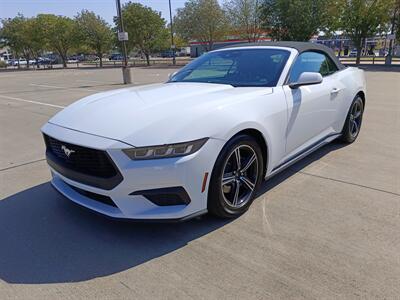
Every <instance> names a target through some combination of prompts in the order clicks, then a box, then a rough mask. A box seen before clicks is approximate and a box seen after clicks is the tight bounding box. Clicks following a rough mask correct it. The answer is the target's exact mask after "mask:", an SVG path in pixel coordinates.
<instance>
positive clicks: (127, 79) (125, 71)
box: [116, 0, 132, 84]
mask: <svg viewBox="0 0 400 300" xmlns="http://www.w3.org/2000/svg"><path fill="white" fill-rule="evenodd" d="M116 1H117V2H116V4H117V16H118V40H119V41H120V42H121V44H122V55H123V56H124V61H123V63H122V77H123V80H124V84H129V83H132V79H131V72H130V69H129V68H128V57H127V54H126V41H127V40H128V33H127V32H125V30H124V22H123V20H122V13H121V1H120V0H116Z"/></svg>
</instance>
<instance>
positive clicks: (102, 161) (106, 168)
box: [45, 135, 117, 178]
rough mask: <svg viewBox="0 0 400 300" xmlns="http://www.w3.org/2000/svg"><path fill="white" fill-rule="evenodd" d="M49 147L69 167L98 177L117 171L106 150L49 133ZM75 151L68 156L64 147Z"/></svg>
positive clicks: (110, 174) (113, 174)
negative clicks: (79, 143)
mask: <svg viewBox="0 0 400 300" xmlns="http://www.w3.org/2000/svg"><path fill="white" fill-rule="evenodd" d="M45 140H46V144H47V149H48V150H50V151H51V152H53V154H54V155H56V156H57V158H59V159H60V160H61V161H62V162H63V163H64V164H65V166H68V168H70V169H72V170H74V171H78V172H80V173H84V174H87V175H93V176H97V177H103V178H109V177H112V176H115V175H116V174H117V171H116V169H115V167H114V166H113V164H112V163H111V161H110V158H109V157H108V155H107V153H106V152H105V151H101V150H96V149H90V148H86V147H81V146H77V145H72V144H69V143H65V142H61V141H59V140H56V139H54V138H52V137H50V136H48V135H46V136H45ZM63 146H64V147H66V148H67V149H69V150H72V151H75V152H72V153H71V154H70V156H69V157H68V156H67V155H66V154H65V152H64V150H63V149H62V147H63Z"/></svg>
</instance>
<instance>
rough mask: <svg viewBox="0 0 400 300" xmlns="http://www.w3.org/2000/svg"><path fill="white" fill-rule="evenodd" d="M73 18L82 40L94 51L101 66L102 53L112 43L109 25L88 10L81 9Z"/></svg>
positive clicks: (108, 48)
mask: <svg viewBox="0 0 400 300" xmlns="http://www.w3.org/2000/svg"><path fill="white" fill-rule="evenodd" d="M75 20H76V22H77V26H78V30H79V31H78V32H79V34H80V35H81V39H82V41H84V43H85V44H86V45H87V46H88V47H89V48H90V49H92V50H94V51H95V52H96V55H97V56H98V57H99V59H100V67H103V54H104V53H105V52H107V51H108V50H110V49H111V47H112V45H113V37H114V36H113V32H112V30H111V28H110V26H109V25H108V24H107V22H106V21H105V20H104V19H102V18H101V17H100V16H96V14H95V13H94V12H90V11H88V10H82V12H81V13H79V14H78V15H77V16H76V18H75Z"/></svg>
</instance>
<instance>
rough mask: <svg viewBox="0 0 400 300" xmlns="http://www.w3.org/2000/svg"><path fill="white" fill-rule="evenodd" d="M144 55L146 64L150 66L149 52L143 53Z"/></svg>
mask: <svg viewBox="0 0 400 300" xmlns="http://www.w3.org/2000/svg"><path fill="white" fill-rule="evenodd" d="M144 55H145V56H146V63H147V65H148V66H150V54H149V53H145V54H144Z"/></svg>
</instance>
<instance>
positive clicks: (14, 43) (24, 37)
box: [1, 14, 43, 68]
mask: <svg viewBox="0 0 400 300" xmlns="http://www.w3.org/2000/svg"><path fill="white" fill-rule="evenodd" d="M2 24H3V28H2V30H1V39H3V40H4V44H5V45H7V46H9V47H10V49H11V51H12V52H13V53H14V56H15V57H17V58H19V56H20V55H22V56H23V57H24V58H25V59H26V62H27V68H29V60H30V59H31V58H35V59H36V60H37V59H38V57H39V55H40V53H41V52H42V50H43V43H42V41H41V39H40V36H39V33H38V26H37V23H36V19H35V18H25V17H24V16H23V15H20V14H19V15H17V16H16V17H14V18H12V19H5V20H2ZM18 67H19V65H18Z"/></svg>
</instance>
